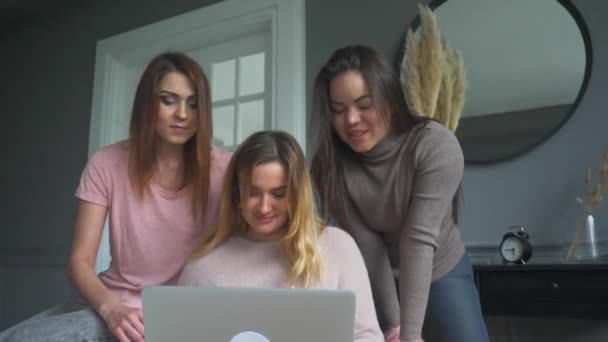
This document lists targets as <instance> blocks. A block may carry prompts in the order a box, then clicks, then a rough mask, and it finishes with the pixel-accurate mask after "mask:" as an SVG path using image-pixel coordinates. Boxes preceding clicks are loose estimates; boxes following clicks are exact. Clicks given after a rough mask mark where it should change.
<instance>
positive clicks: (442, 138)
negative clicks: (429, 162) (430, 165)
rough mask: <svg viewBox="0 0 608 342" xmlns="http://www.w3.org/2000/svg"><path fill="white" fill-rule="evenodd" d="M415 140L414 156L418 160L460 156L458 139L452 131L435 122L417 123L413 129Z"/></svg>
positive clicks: (460, 150)
mask: <svg viewBox="0 0 608 342" xmlns="http://www.w3.org/2000/svg"><path fill="white" fill-rule="evenodd" d="M414 130H415V132H416V133H415V135H416V139H414V141H415V147H414V154H415V156H416V157H418V159H420V158H429V157H430V158H432V159H436V158H440V159H441V158H442V157H443V156H451V157H454V156H462V149H461V147H460V143H459V142H458V139H457V138H456V136H455V135H454V133H453V132H452V131H450V130H449V129H448V128H447V127H445V126H444V125H442V124H441V123H439V122H437V121H435V120H428V121H425V122H422V123H419V124H418V125H417V127H415V128H414Z"/></svg>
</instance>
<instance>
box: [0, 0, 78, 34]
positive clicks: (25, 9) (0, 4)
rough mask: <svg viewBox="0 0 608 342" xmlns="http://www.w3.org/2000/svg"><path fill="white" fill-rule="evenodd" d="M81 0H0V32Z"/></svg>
mask: <svg viewBox="0 0 608 342" xmlns="http://www.w3.org/2000/svg"><path fill="white" fill-rule="evenodd" d="M85 1H86V0H85ZM81 2H83V0H0V34H2V33H4V32H5V31H10V30H12V29H15V28H16V27H18V26H21V25H26V24H27V23H29V22H30V21H32V20H34V19H35V18H38V17H41V16H44V15H50V14H52V13H53V12H54V11H57V10H60V9H61V8H64V7H68V6H70V5H74V4H77V3H81Z"/></svg>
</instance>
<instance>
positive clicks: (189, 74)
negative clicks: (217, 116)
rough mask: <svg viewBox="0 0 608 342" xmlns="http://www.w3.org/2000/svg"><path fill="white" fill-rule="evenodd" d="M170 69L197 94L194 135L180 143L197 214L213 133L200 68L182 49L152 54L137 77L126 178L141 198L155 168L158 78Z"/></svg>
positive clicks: (205, 194) (202, 201) (205, 191)
mask: <svg viewBox="0 0 608 342" xmlns="http://www.w3.org/2000/svg"><path fill="white" fill-rule="evenodd" d="M171 72H179V73H181V74H183V75H184V76H186V78H187V79H188V80H189V81H190V83H191V84H192V87H193V88H194V91H195V94H196V97H197V103H198V106H197V121H196V122H197V125H198V127H197V130H196V133H195V135H194V136H193V137H192V138H191V139H190V140H188V142H186V144H185V145H184V159H183V164H184V165H183V180H184V187H190V191H189V192H190V196H191V206H192V214H193V216H194V217H195V218H201V215H202V213H204V212H205V208H206V207H207V201H208V195H209V182H210V163H211V139H212V137H213V124H212V118H211V92H210V90H209V81H208V80H207V76H206V75H205V73H204V71H203V69H202V68H201V67H200V65H199V64H198V63H197V62H196V61H195V60H193V59H192V58H190V57H189V56H187V55H185V54H183V53H180V52H165V53H161V54H160V55H158V56H156V57H155V58H154V59H152V61H150V63H149V64H148V66H147V67H146V69H145V70H144V73H143V75H142V76H141V79H140V80H139V84H138V85H137V91H136V93H135V100H134V101H133V110H132V111H131V124H130V127H129V179H130V181H131V185H132V186H133V189H134V190H135V192H136V193H137V194H138V195H139V197H140V198H143V197H144V196H145V193H146V190H147V189H148V185H149V182H150V179H151V178H152V176H153V175H154V171H155V163H156V155H157V134H156V130H155V124H156V120H157V115H158V110H159V106H160V89H159V82H160V80H161V79H162V78H163V77H164V76H165V75H167V74H168V73H171Z"/></svg>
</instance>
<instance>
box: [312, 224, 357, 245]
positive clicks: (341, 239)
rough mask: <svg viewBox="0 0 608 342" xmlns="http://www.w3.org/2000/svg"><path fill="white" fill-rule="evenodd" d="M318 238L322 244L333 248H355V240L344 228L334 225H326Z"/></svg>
mask: <svg viewBox="0 0 608 342" xmlns="http://www.w3.org/2000/svg"><path fill="white" fill-rule="evenodd" d="M320 240H321V243H322V245H323V246H325V247H327V248H329V249H330V250H334V249H338V248H339V249H352V248H357V244H356V243H355V240H354V239H353V238H352V236H350V234H348V233H347V232H346V231H345V230H344V229H340V228H338V227H334V226H327V227H325V229H323V232H322V233H321V236H320Z"/></svg>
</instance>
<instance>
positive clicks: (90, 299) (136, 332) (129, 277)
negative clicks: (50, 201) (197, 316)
mask: <svg viewBox="0 0 608 342" xmlns="http://www.w3.org/2000/svg"><path fill="white" fill-rule="evenodd" d="M212 136H213V134H212V121H211V99H210V90H209V82H208V81H207V77H206V76H205V74H204V72H203V70H202V69H201V67H200V66H199V64H198V63H197V62H196V61H194V60H193V59H192V58H190V57H188V56H187V55H185V54H183V53H179V52H167V53H162V54H160V55H158V56H156V57H155V58H153V59H152V60H151V61H150V63H149V64H148V65H147V67H146V69H145V70H144V72H143V75H142V76H141V79H140V81H139V84H138V86H137V91H136V94H135V100H134V102H133V109H132V112H131V125H130V130H129V139H128V140H125V141H120V142H118V143H115V144H112V145H108V146H105V147H103V148H101V149H100V150H98V151H97V152H95V153H94V154H93V155H92V156H91V158H90V160H89V162H88V163H87V166H86V167H85V169H84V171H83V173H82V177H81V179H80V184H79V186H78V190H77V191H76V197H77V198H78V199H79V209H78V216H77V218H76V224H75V233H74V238H73V243H72V251H71V254H70V258H69V261H68V275H69V278H70V280H71V282H72V284H73V286H74V287H75V288H76V290H78V292H79V293H80V296H81V298H77V299H74V300H71V301H69V302H67V303H64V304H62V305H59V306H56V307H54V308H52V309H50V310H47V311H45V312H43V313H41V314H39V315H36V316H34V317H32V318H30V319H29V320H27V321H24V322H22V323H20V324H18V325H17V326H15V327H12V328H9V329H8V330H6V331H5V332H3V333H0V341H3V342H4V341H115V340H119V341H121V342H129V341H143V340H144V323H143V313H142V310H141V289H142V288H143V287H144V286H147V285H165V284H175V282H176V280H177V278H178V276H179V274H180V272H181V270H182V267H183V265H184V263H185V262H186V261H187V259H188V257H189V256H190V254H191V253H192V250H193V249H194V247H195V246H196V244H197V243H198V241H200V239H202V237H203V233H204V232H205V230H206V229H207V227H208V225H209V224H210V223H211V222H213V220H214V218H215V216H216V213H217V208H218V202H219V190H220V186H221V183H222V180H223V176H224V171H225V169H226V165H227V164H228V160H229V159H230V154H229V153H228V152H225V151H221V150H219V149H216V148H214V147H213V146H212V145H211V138H212ZM106 218H107V219H108V223H109V229H110V230H109V233H110V234H109V235H110V254H111V257H112V262H111V264H110V266H109V268H108V269H107V270H105V271H103V272H101V273H100V274H97V273H96V272H95V257H96V255H97V249H98V247H99V243H100V240H101V234H102V231H103V226H104V222H105V221H106Z"/></svg>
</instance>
